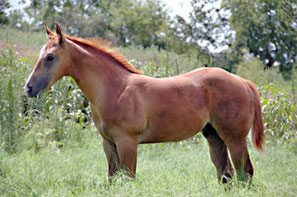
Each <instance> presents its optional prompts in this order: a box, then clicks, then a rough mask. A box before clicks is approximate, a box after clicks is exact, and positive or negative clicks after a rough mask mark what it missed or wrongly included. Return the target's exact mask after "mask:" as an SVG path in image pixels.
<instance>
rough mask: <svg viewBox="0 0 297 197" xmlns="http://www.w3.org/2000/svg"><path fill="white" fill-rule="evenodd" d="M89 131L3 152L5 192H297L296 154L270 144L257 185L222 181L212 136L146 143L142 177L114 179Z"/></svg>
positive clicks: (257, 163)
mask: <svg viewBox="0 0 297 197" xmlns="http://www.w3.org/2000/svg"><path fill="white" fill-rule="evenodd" d="M83 132H87V134H86V135H84V137H83V138H82V141H81V143H77V144H72V143H71V142H68V143H67V145H66V146H65V147H63V148H62V149H55V148H53V147H47V148H44V149H42V150H40V151H38V152H37V153H36V152H33V151H32V150H25V151H22V152H20V153H17V154H14V155H8V154H7V153H5V152H1V159H0V165H1V172H0V174H1V175H0V193H1V194H4V195H5V196H6V195H7V196H229V195H234V196H296V193H297V187H296V185H297V179H296V177H297V171H296V169H297V163H296V159H297V157H296V154H294V153H293V152H291V151H288V150H287V149H286V147H284V146H281V145H272V144H268V146H267V151H266V153H265V155H263V156H262V157H258V156H255V154H254V153H252V152H251V151H250V152H251V159H252V162H253V164H254V168H255V176H254V179H253V185H250V186H248V185H242V184H240V183H238V182H236V181H234V182H233V183H231V184H230V185H231V186H230V185H229V186H230V187H225V186H222V185H219V184H218V183H217V180H216V172H215V168H214V166H213V165H212V163H211V160H210V157H209V154H208V146H207V143H206V140H204V139H201V141H200V142H199V143H193V142H192V141H185V142H180V143H170V144H163V146H160V145H159V144H153V145H141V146H139V149H138V169H137V178H136V180H134V181H133V180H129V179H128V178H127V177H125V176H122V175H119V176H118V178H117V180H116V181H115V182H114V183H112V184H109V182H108V179H107V162H106V159H105V155H104V152H103V148H102V144H101V141H102V140H101V137H99V135H98V134H97V133H96V131H92V132H90V131H83Z"/></svg>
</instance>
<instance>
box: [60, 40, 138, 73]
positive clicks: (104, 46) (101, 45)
mask: <svg viewBox="0 0 297 197" xmlns="http://www.w3.org/2000/svg"><path fill="white" fill-rule="evenodd" d="M65 37H66V38H67V39H69V40H71V41H72V42H74V43H78V44H81V45H83V46H87V47H91V48H92V49H95V50H97V51H99V52H101V53H104V54H106V55H108V56H110V57H111V58H113V59H114V60H116V61H117V62H118V63H119V64H120V65H121V66H123V67H124V68H125V69H127V70H128V71H129V72H131V73H136V74H142V73H143V72H142V71H140V70H137V69H136V68H135V67H134V66H132V65H131V64H130V63H129V62H128V60H127V59H126V58H125V56H124V55H122V54H121V53H119V52H118V51H116V50H115V49H113V48H112V47H111V42H109V41H106V40H103V39H101V38H98V37H97V38H87V39H83V38H75V37H70V36H68V35H65Z"/></svg>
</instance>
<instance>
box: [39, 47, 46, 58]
mask: <svg viewBox="0 0 297 197" xmlns="http://www.w3.org/2000/svg"><path fill="white" fill-rule="evenodd" d="M45 47H46V45H43V47H42V49H41V51H40V53H39V57H38V59H40V58H41V57H42V56H43V55H44V53H45Z"/></svg>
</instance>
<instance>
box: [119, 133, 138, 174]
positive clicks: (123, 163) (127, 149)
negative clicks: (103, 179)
mask: <svg viewBox="0 0 297 197" xmlns="http://www.w3.org/2000/svg"><path fill="white" fill-rule="evenodd" d="M137 145H138V138H137V137H128V136H122V137H121V138H120V139H119V140H118V141H116V147H117V151H118V154H119V157H120V167H121V169H123V170H125V171H126V172H127V175H128V176H130V177H131V178H135V175H136V163H137Z"/></svg>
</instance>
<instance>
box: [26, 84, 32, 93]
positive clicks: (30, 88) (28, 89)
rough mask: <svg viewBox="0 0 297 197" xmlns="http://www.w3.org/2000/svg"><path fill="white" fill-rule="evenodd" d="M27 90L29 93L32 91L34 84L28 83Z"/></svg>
mask: <svg viewBox="0 0 297 197" xmlns="http://www.w3.org/2000/svg"><path fill="white" fill-rule="evenodd" d="M27 92H28V93H30V92H32V86H31V85H30V84H27Z"/></svg>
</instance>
